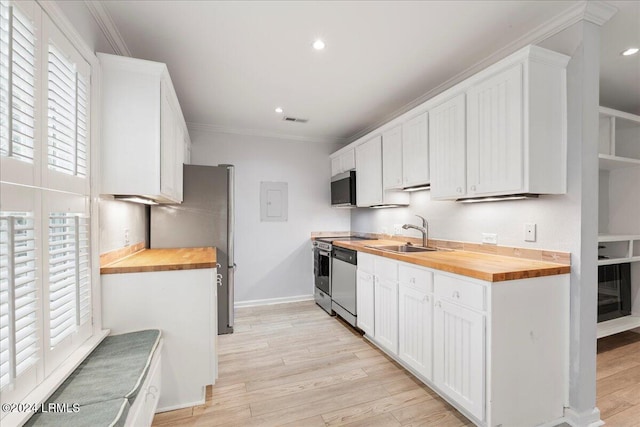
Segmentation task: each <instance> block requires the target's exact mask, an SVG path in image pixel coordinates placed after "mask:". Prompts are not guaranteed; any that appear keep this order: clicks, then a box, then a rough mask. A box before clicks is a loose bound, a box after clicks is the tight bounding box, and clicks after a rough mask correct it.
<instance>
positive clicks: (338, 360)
mask: <svg viewBox="0 0 640 427" xmlns="http://www.w3.org/2000/svg"><path fill="white" fill-rule="evenodd" d="M218 344H219V379H218V382H217V383H216V385H215V386H213V387H209V389H208V390H207V402H206V404H205V405H203V406H199V407H194V408H187V409H181V410H177V411H172V412H165V413H162V414H157V415H156V416H155V418H154V420H153V425H154V426H243V427H244V426H296V427H315V426H337V425H349V426H367V427H376V426H381V427H382V426H384V427H386V426H390V427H391V426H438V427H456V426H466V425H471V424H470V423H469V422H468V421H467V420H466V419H465V418H464V417H463V416H462V415H461V414H460V413H459V412H458V411H456V410H455V409H454V408H453V407H452V406H450V405H449V404H447V403H446V402H445V401H444V400H442V399H441V398H439V397H438V396H437V395H436V394H435V393H434V392H432V391H431V390H429V389H428V388H427V387H426V386H424V385H423V384H422V383H420V382H419V381H418V380H416V379H414V378H413V377H412V376H411V375H410V374H409V373H408V372H406V371H405V370H404V369H403V368H401V367H400V366H399V365H397V364H396V363H394V362H393V361H392V360H391V359H389V358H387V357H386V356H385V355H383V353H382V352H381V351H379V350H378V349H376V348H375V347H374V346H373V345H371V344H369V343H368V342H367V341H365V340H364V339H363V338H362V337H361V336H360V335H359V334H357V333H355V332H354V331H353V330H352V329H351V328H349V327H347V326H346V325H345V324H343V323H342V322H340V321H338V320H336V318H335V317H329V316H328V315H327V314H326V313H325V312H324V311H322V310H321V309H320V308H318V307H317V306H316V305H315V304H314V303H313V302H301V303H291V304H279V305H272V306H263V307H255V308H241V309H238V310H237V311H236V328H235V333H234V334H232V335H223V336H220V337H219V339H218Z"/></svg>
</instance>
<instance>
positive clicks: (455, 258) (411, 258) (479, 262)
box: [333, 240, 571, 282]
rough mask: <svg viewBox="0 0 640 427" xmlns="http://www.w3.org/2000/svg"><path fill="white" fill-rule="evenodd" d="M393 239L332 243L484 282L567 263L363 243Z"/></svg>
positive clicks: (560, 270) (564, 269) (560, 269)
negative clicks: (387, 248)
mask: <svg viewBox="0 0 640 427" xmlns="http://www.w3.org/2000/svg"><path fill="white" fill-rule="evenodd" d="M398 243H399V242H397V241H393V240H355V241H335V242H333V244H334V245H335V246H341V247H344V248H347V249H353V250H355V251H359V252H366V253H369V254H373V255H378V256H383V257H385V258H392V259H395V260H398V261H404V262H407V263H411V264H417V265H421V266H423V267H428V268H433V269H436V270H442V271H447V272H449V273H455V274H461V275H463V276H468V277H473V278H475V279H480V280H485V281H487V282H502V281H505V280H516V279H527V278H531V277H541V276H554V275H558V274H568V273H569V272H570V271H571V266H569V265H565V264H556V263H551V262H545V261H535V260H529V259H523V258H514V257H508V256H500V255H490V254H483V253H478V252H469V251H460V250H438V251H433V252H421V253H415V252H414V253H411V254H398V253H394V252H389V251H382V250H379V249H373V248H368V247H367V246H385V245H397V244H398Z"/></svg>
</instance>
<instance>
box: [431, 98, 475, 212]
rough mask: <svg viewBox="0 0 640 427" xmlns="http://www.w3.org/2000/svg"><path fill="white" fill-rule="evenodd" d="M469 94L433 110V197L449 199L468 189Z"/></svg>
mask: <svg viewBox="0 0 640 427" xmlns="http://www.w3.org/2000/svg"><path fill="white" fill-rule="evenodd" d="M465 116H466V114H465V95H464V94H460V95H458V96H456V97H455V98H453V99H450V100H449V101H447V102H445V103H443V104H440V105H438V106H437V107H435V108H434V109H433V110H430V111H429V162H430V166H431V168H430V172H431V199H433V200H447V199H457V198H459V197H462V196H464V195H465V194H466V192H467V151H466V149H467V146H466V141H467V136H466V130H467V128H466V126H467V125H466V122H465Z"/></svg>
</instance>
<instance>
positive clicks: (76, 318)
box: [49, 213, 91, 348]
mask: <svg viewBox="0 0 640 427" xmlns="http://www.w3.org/2000/svg"><path fill="white" fill-rule="evenodd" d="M90 292H91V271H90V267H89V218H87V217H83V216H80V215H77V214H70V213H53V214H51V215H50V216H49V313H50V316H49V345H50V347H51V348H54V347H55V346H56V345H58V344H59V343H60V342H61V341H62V340H64V339H65V338H66V337H68V336H69V335H71V334H72V333H74V332H76V330H77V326H80V325H83V324H85V323H86V322H87V321H89V320H90V319H91V294H90Z"/></svg>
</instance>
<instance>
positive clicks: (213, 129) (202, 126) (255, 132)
mask: <svg viewBox="0 0 640 427" xmlns="http://www.w3.org/2000/svg"><path fill="white" fill-rule="evenodd" d="M187 128H188V129H189V132H208V133H228V134H232V135H248V136H258V137H262V138H274V139H285V140H289V141H295V142H319V143H343V144H346V143H347V138H339V137H322V136H320V137H314V136H301V135H291V134H287V133H280V132H273V131H268V130H262V129H241V128H233V127H226V126H219V125H212V124H207V123H194V122H187Z"/></svg>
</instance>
